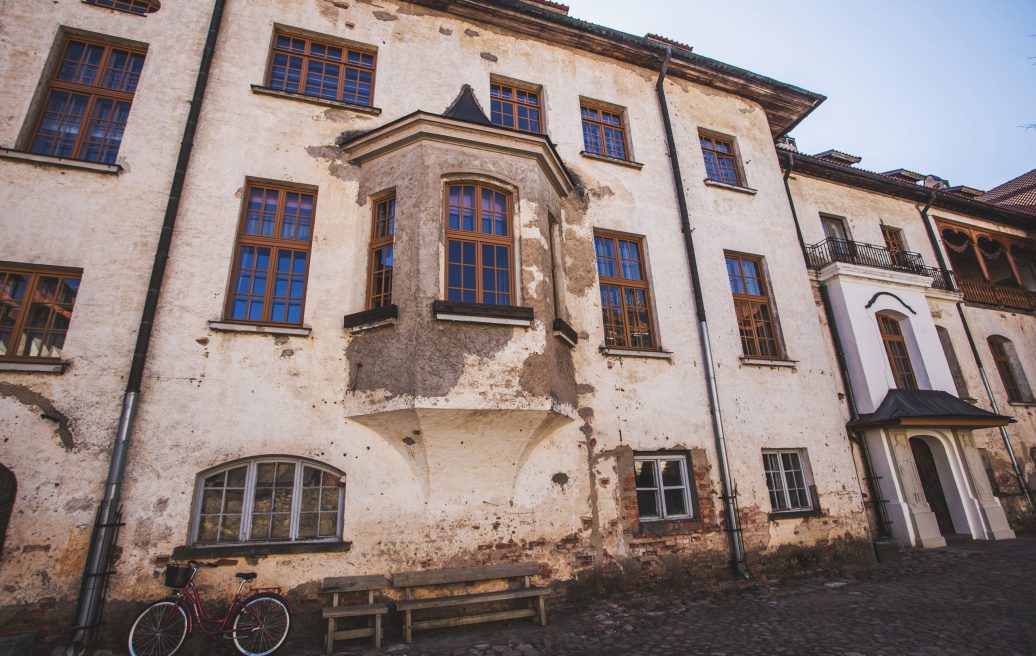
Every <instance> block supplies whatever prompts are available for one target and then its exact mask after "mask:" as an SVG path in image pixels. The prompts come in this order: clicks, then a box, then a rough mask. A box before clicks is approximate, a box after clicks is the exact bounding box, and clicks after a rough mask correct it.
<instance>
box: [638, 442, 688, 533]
mask: <svg viewBox="0 0 1036 656" xmlns="http://www.w3.org/2000/svg"><path fill="white" fill-rule="evenodd" d="M667 461H673V462H679V463H680V473H681V474H682V476H683V483H682V484H681V485H668V486H667V485H665V484H664V483H663V481H662V470H661V465H662V463H663V462H667ZM643 462H650V463H652V466H653V469H654V473H653V475H654V479H655V485H654V487H640V486H638V485H637V483H636V472H637V464H638V463H643ZM633 475H634V487H635V494H636V497H637V518H638V520H639V521H641V522H666V521H681V520H688V519H695V518H696V517H697V515H696V513H695V510H696V507H695V506H696V499H695V495H694V470H693V469H692V468H691V459H690V457H689V456H688V455H687V454H685V453H669V452H652V453H636V454H634V456H633ZM676 489H682V490H683V498H684V507H685V508H686V509H687V512H686V513H683V514H679V513H675V514H670V513H669V512H668V509H667V508H666V501H665V491H666V490H676ZM648 491H653V492H654V493H655V502H656V504H657V505H656V508H657V509H658V510H659V511H660V512H659V515H658V516H651V515H647V516H645V515H644V514H642V513H643V511H642V509H641V507H640V493H641V492H648Z"/></svg>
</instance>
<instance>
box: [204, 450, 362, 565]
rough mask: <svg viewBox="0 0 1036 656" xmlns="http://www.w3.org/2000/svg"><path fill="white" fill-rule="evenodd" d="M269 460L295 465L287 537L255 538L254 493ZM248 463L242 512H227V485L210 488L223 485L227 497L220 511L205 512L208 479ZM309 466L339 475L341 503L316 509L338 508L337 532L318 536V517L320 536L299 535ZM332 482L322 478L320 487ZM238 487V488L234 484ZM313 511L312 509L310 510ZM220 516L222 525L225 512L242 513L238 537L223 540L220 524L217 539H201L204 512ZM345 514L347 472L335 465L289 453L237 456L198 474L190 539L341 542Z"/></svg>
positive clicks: (206, 543)
mask: <svg viewBox="0 0 1036 656" xmlns="http://www.w3.org/2000/svg"><path fill="white" fill-rule="evenodd" d="M266 464H275V465H276V464H291V465H294V467H295V473H294V478H293V481H292V485H291V490H292V500H291V507H290V510H289V511H288V512H289V513H290V520H289V533H288V537H287V538H280V539H278V538H264V539H252V538H251V532H252V520H253V517H252V515H253V510H254V508H255V496H256V487H257V486H256V484H257V482H258V469H259V466H260V465H266ZM241 467H245V468H246V471H245V481H244V483H243V486H242V487H241V488H240V489H241V490H242V501H241V512H240V513H228V512H225V500H226V497H225V492H226V489H227V488H226V487H223V488H209V489H222V490H224V497H223V499H222V500H221V505H220V512H218V513H204V512H203V511H204V494H205V490H206V487H205V481H206V480H207V479H209V478H212V477H213V476H216V475H219V474H225V473H226V472H229V471H232V470H234V469H238V468H241ZM305 467H309V468H311V469H316V470H318V471H320V472H321V474H329V475H330V476H332V477H335V478H338V481H337V485H336V487H337V488H338V506H337V508H336V509H335V510H334V511H328V510H323V511H321V510H320V505H319V504H318V506H317V509H318V510H317V511H316V512H335V513H336V515H337V518H336V522H335V534H334V535H325V536H319V519H318V525H317V531H318V537H307V538H299V537H298V532H299V520H300V516H301V514H302V489H303V475H304V471H303V468H305ZM328 487H330V486H325V485H323V480H321V486H320V489H321V491H322V490H323V489H326V488H328ZM232 489H237V488H232ZM321 493H322V492H321ZM309 512H312V511H309ZM213 514H215V515H216V516H218V517H220V527H222V518H223V517H226V516H228V515H229V516H234V515H238V514H239V515H240V525H239V527H238V538H237V539H236V540H220V535H219V533H220V530H219V528H217V537H216V539H215V540H205V541H200V540H199V536H200V533H201V524H202V517H203V515H213ZM344 517H345V475H344V474H343V473H342V472H341V471H339V470H337V469H335V468H334V467H330V466H328V465H325V464H323V463H321V462H317V461H314V460H310V459H308V458H293V457H290V456H259V457H255V458H245V459H242V460H236V461H234V462H230V463H225V464H223V465H220V466H218V467H214V468H212V469H209V470H206V471H204V472H202V473H200V474H198V477H197V480H196V482H195V486H194V503H193V508H192V509H191V525H190V535H189V537H190V540H189V542H188V544H190V545H192V546H222V545H234V544H285V543H288V544H299V543H327V542H332V543H333V542H340V541H341V539H342V535H343V525H344Z"/></svg>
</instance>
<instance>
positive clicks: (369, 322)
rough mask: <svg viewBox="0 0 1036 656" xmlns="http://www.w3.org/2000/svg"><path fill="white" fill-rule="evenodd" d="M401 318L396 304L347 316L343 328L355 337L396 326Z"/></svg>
mask: <svg viewBox="0 0 1036 656" xmlns="http://www.w3.org/2000/svg"><path fill="white" fill-rule="evenodd" d="M398 318H399V308H398V307H396V305H395V304H391V305H385V306H382V307H379V308H374V309H372V310H364V311H362V312H354V313H352V314H347V315H345V319H344V321H343V327H344V328H345V329H346V330H348V331H349V332H350V333H353V334H354V335H355V334H357V333H364V332H367V331H368V330H376V329H378V328H385V327H386V326H394V325H396V320H397V319H398Z"/></svg>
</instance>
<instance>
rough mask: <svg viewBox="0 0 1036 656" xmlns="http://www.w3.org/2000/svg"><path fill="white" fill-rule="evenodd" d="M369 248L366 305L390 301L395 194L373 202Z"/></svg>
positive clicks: (375, 305) (385, 303) (370, 306)
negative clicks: (368, 277)
mask: <svg viewBox="0 0 1036 656" xmlns="http://www.w3.org/2000/svg"><path fill="white" fill-rule="evenodd" d="M372 221H373V227H372V229H371V248H370V251H371V252H370V264H369V269H370V280H369V281H368V284H367V308H368V309H374V308H379V307H384V306H386V305H390V304H391V303H392V267H393V265H394V255H395V253H394V249H395V247H394V245H393V239H394V237H395V234H396V197H395V196H392V197H389V198H382V199H381V200H379V201H377V202H376V203H375V204H374V213H373V217H372Z"/></svg>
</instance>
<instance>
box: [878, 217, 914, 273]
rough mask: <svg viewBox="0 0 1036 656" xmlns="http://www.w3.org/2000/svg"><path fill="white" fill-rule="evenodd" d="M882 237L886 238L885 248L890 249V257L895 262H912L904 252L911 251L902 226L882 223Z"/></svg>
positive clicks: (902, 264) (900, 263)
mask: <svg viewBox="0 0 1036 656" xmlns="http://www.w3.org/2000/svg"><path fill="white" fill-rule="evenodd" d="M881 238H882V239H883V240H884V242H885V248H887V249H888V252H889V257H890V258H891V259H892V262H893V263H894V264H897V265H900V266H904V265H909V264H910V262H909V261H908V260H907V258H906V256H904V255H903V253H909V252H910V249H909V248H908V247H907V242H906V235H905V234H904V232H903V229H902V228H897V227H895V226H890V225H885V224H884V223H882V224H881Z"/></svg>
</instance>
